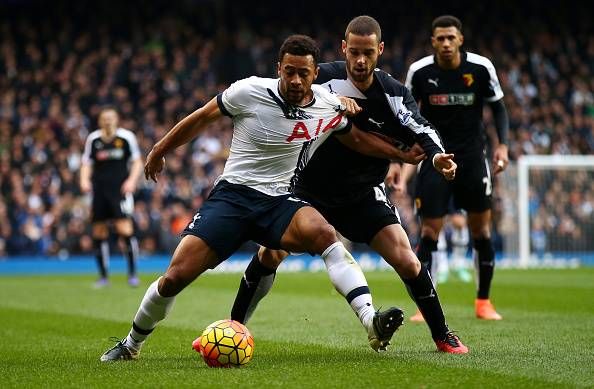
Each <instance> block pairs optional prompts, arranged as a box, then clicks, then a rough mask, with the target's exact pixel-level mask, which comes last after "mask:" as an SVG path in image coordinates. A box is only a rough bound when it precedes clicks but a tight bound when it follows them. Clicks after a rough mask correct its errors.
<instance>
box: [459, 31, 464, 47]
mask: <svg viewBox="0 0 594 389" xmlns="http://www.w3.org/2000/svg"><path fill="white" fill-rule="evenodd" d="M459 34H460V46H461V45H462V44H463V43H464V35H462V33H461V32H460V33H459Z"/></svg>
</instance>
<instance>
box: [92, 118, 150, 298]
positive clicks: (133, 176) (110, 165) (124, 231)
mask: <svg viewBox="0 0 594 389" xmlns="http://www.w3.org/2000/svg"><path fill="white" fill-rule="evenodd" d="M118 119H119V117H118V113H117V111H116V110H115V109H114V108H105V109H103V110H102V111H101V112H100V113H99V118H98V122H99V127H100V128H99V129H98V130H96V131H93V132H92V133H90V134H89V136H88V137H87V140H86V143H85V149H84V152H83V156H82V165H81V169H80V187H81V190H82V192H83V193H89V192H91V191H92V192H93V205H92V235H93V242H94V248H95V252H96V257H97V265H98V268H99V276H100V278H99V280H98V281H97V283H96V286H97V287H103V286H105V285H107V284H108V280H107V277H108V266H109V242H108V237H109V227H110V226H109V225H108V223H113V228H114V229H115V232H116V233H117V234H118V236H119V237H121V238H122V240H123V241H124V242H125V246H126V249H125V252H124V254H125V257H126V259H127V260H128V283H129V284H130V286H138V283H139V280H138V277H137V276H136V262H137V260H138V242H137V240H136V237H135V236H134V223H133V221H132V212H133V210H134V197H133V194H134V192H135V191H136V184H137V182H138V178H139V177H140V174H141V173H142V158H141V156H140V151H139V149H138V142H137V140H136V136H135V135H134V133H133V132H132V131H129V130H126V129H123V128H119V127H118Z"/></svg>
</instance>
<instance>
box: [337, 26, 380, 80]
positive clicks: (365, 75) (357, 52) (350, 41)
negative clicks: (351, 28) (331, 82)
mask: <svg viewBox="0 0 594 389" xmlns="http://www.w3.org/2000/svg"><path fill="white" fill-rule="evenodd" d="M342 52H343V53H344V55H345V58H346V64H347V71H348V73H349V75H350V76H351V78H352V79H353V80H355V81H357V82H365V81H368V80H370V79H371V77H373V70H374V69H375V68H376V66H377V60H378V58H379V56H380V55H381V54H382V53H383V52H384V42H378V41H377V36H376V35H375V34H371V35H355V34H353V33H349V35H348V36H347V39H346V41H345V40H343V41H342Z"/></svg>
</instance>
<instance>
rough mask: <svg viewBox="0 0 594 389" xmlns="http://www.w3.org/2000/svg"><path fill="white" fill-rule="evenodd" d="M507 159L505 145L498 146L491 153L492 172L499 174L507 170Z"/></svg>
mask: <svg viewBox="0 0 594 389" xmlns="http://www.w3.org/2000/svg"><path fill="white" fill-rule="evenodd" d="M508 164H509V157H508V155H507V145H504V144H500V145H498V146H497V147H496V148H495V151H494V152H493V172H494V173H495V174H499V173H501V172H502V171H504V170H505V168H507V165H508Z"/></svg>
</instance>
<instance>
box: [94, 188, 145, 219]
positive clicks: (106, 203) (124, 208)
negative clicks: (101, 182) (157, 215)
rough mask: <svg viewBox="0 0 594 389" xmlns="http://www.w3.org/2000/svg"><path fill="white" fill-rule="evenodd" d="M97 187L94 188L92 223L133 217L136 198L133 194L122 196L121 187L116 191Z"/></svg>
mask: <svg viewBox="0 0 594 389" xmlns="http://www.w3.org/2000/svg"><path fill="white" fill-rule="evenodd" d="M97 186H98V185H94V186H93V205H92V207H91V208H92V215H91V221H92V222H102V221H107V220H113V219H125V218H129V217H132V213H133V212H134V196H133V195H132V194H131V193H128V194H126V195H123V194H121V193H120V187H119V186H118V187H117V188H116V189H109V188H98V187H97Z"/></svg>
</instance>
